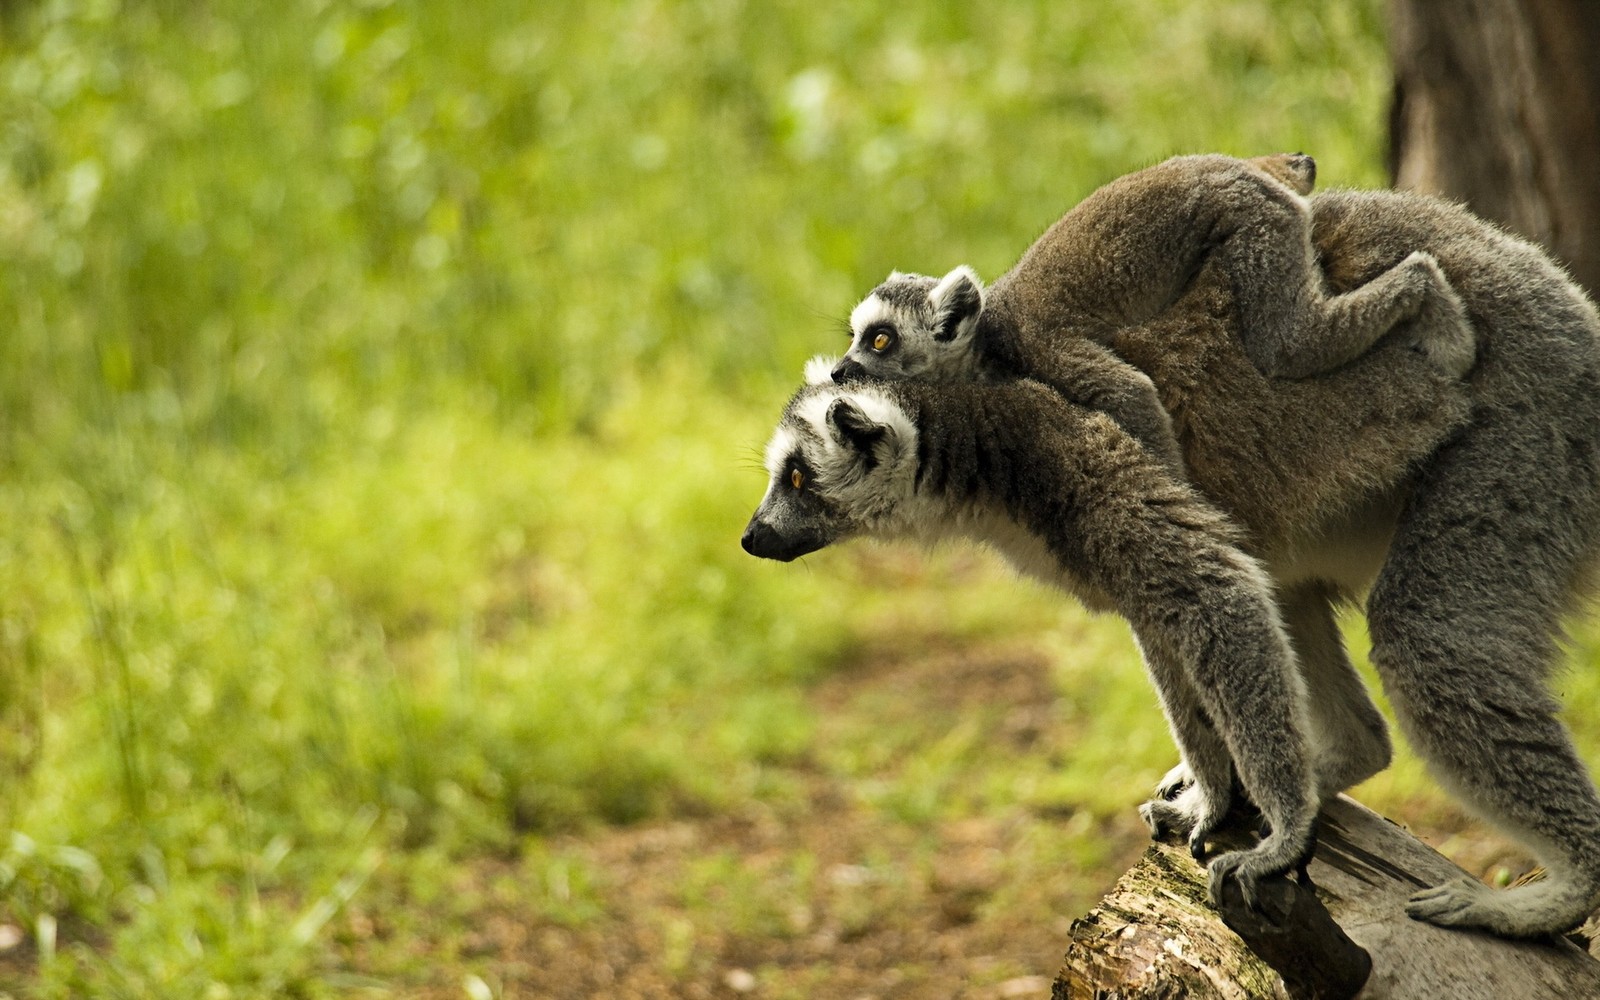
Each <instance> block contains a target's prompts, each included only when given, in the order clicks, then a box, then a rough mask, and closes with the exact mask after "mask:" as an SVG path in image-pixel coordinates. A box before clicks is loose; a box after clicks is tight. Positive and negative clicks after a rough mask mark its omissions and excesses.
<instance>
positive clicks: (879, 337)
mask: <svg viewBox="0 0 1600 1000" xmlns="http://www.w3.org/2000/svg"><path fill="white" fill-rule="evenodd" d="M894 341H895V333H894V330H893V329H891V328H889V327H887V326H883V327H879V328H878V331H877V332H876V333H874V334H873V336H872V341H871V343H872V349H873V350H874V351H877V352H878V353H879V354H882V353H883V352H884V351H887V350H888V349H889V348H891V347H893V346H894Z"/></svg>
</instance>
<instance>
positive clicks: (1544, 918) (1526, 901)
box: [1406, 877, 1595, 937]
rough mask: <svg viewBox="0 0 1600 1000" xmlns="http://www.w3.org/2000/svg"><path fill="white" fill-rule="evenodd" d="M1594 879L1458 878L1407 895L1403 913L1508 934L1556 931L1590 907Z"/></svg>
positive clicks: (1576, 921)
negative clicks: (1508, 881) (1497, 885)
mask: <svg viewBox="0 0 1600 1000" xmlns="http://www.w3.org/2000/svg"><path fill="white" fill-rule="evenodd" d="M1594 897H1595V890H1594V888H1593V885H1592V882H1589V881H1573V880H1568V879H1563V878H1557V877H1550V878H1545V879H1543V880H1541V881H1537V882H1529V883H1527V884H1525V885H1517V886H1513V887H1511V888H1510V889H1491V888H1490V887H1488V886H1486V885H1484V884H1483V883H1482V882H1479V881H1478V880H1476V879H1472V878H1458V879H1456V880H1454V881H1452V882H1446V883H1444V884H1443V885H1437V886H1434V887H1433V888H1431V889H1424V890H1422V891H1421V892H1419V893H1417V894H1416V895H1414V896H1412V897H1411V898H1410V899H1409V900H1407V901H1406V915H1407V916H1409V917H1411V918H1413V919H1415V920H1424V921H1427V922H1428V923H1430V924H1435V925H1437V926H1440V927H1478V928H1482V929H1484V930H1487V931H1493V932H1494V933H1496V934H1500V935H1503V936H1506V937H1538V936H1541V935H1545V934H1559V933H1561V932H1563V931H1566V930H1570V929H1571V928H1573V927H1576V926H1577V925H1578V924H1579V923H1581V922H1582V921H1583V919H1584V917H1586V916H1587V915H1588V914H1589V911H1590V910H1591V908H1592V907H1593V903H1594Z"/></svg>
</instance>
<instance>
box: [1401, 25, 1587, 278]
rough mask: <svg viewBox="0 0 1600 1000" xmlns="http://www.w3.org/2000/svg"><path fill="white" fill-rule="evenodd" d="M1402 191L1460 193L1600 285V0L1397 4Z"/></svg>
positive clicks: (1485, 213) (1480, 210)
mask: <svg viewBox="0 0 1600 1000" xmlns="http://www.w3.org/2000/svg"><path fill="white" fill-rule="evenodd" d="M1391 12H1392V19H1391V20H1392V24H1391V31H1390V46H1391V51H1392V55H1393V61H1394V75H1395V82H1394V103H1393V105H1392V107H1391V110H1390V120H1389V141H1390V162H1389V168H1390V176H1391V178H1392V179H1393V181H1394V184H1395V186H1396V187H1400V188H1406V189H1409V190H1414V191H1423V192H1427V193H1429V194H1438V195H1443V196H1444V197H1447V198H1451V199H1454V200H1456V201H1462V202H1465V203H1466V204H1467V206H1468V207H1470V208H1471V209H1472V210H1473V211H1474V212H1477V213H1478V214H1479V215H1482V216H1484V217H1485V218H1488V219H1493V220H1494V221H1496V222H1499V223H1501V224H1502V225H1505V226H1506V227H1507V228H1509V229H1511V230H1513V231H1515V232H1517V233H1520V234H1521V235H1523V236H1526V237H1528V238H1530V239H1532V240H1535V241H1537V242H1538V243H1541V244H1543V245H1544V246H1545V247H1546V248H1547V249H1549V250H1551V251H1552V252H1553V253H1555V255H1556V256H1557V257H1558V258H1560V259H1561V260H1563V261H1564V262H1565V263H1566V264H1567V266H1568V267H1569V268H1571V270H1572V273H1573V276H1574V277H1575V278H1577V280H1578V282H1579V283H1580V284H1582V285H1583V286H1584V287H1585V288H1587V289H1588V290H1589V293H1590V294H1591V295H1594V294H1596V293H1597V292H1600V184H1597V183H1595V181H1594V177H1595V169H1596V164H1600V58H1597V57H1596V53H1597V52H1600V3H1595V2H1593V0H1391Z"/></svg>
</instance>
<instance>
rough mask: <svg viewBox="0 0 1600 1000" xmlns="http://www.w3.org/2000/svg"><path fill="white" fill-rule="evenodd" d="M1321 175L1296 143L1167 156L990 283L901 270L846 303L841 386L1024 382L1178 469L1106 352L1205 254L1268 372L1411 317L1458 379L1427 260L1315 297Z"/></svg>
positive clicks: (1331, 362) (1449, 322) (1455, 351)
mask: <svg viewBox="0 0 1600 1000" xmlns="http://www.w3.org/2000/svg"><path fill="white" fill-rule="evenodd" d="M1315 178H1316V164H1315V162H1314V161H1313V160H1312V158H1311V157H1309V156H1305V155H1302V154H1281V155H1276V156H1265V157H1260V158H1257V159H1253V160H1240V159H1234V158H1233V157H1228V156H1221V155H1201V156H1179V157H1174V158H1172V159H1170V160H1167V161H1166V162H1164V163H1160V164H1157V165H1156V166H1153V167H1149V168H1147V169H1145V170H1141V171H1138V172H1137V173H1133V174H1130V175H1128V176H1126V177H1123V178H1120V179H1118V180H1116V181H1113V182H1112V183H1110V184H1107V185H1106V186H1105V187H1102V188H1100V189H1099V190H1098V191H1096V192H1094V193H1093V194H1091V195H1090V196H1089V197H1088V198H1086V199H1084V200H1083V202H1081V203H1080V204H1079V205H1078V206H1077V207H1075V208H1073V209H1072V210H1071V211H1070V212H1068V213H1067V214H1066V215H1065V216H1064V217H1062V218H1061V219H1060V220H1059V221H1058V222H1056V223H1055V225H1053V226H1051V227H1050V228H1049V229H1048V230H1046V231H1045V233H1044V235H1043V236H1041V237H1040V238H1039V239H1038V241H1036V242H1035V243H1034V244H1033V246H1031V247H1030V248H1029V249H1028V250H1027V252H1026V253H1024V254H1023V256H1022V259H1021V260H1020V261H1019V262H1018V263H1017V265H1016V266H1015V267H1013V268H1012V269H1011V270H1010V271H1008V272H1007V273H1006V274H1004V275H1002V276H1001V277H1000V278H999V280H997V281H996V282H995V283H994V286H993V288H991V289H990V290H989V291H988V293H987V294H985V292H984V289H983V286H982V284H981V283H980V282H979V280H978V277H977V275H976V274H975V273H973V271H972V269H971V268H968V267H964V266H963V267H958V268H956V269H955V270H953V271H951V272H950V273H949V274H947V275H945V276H944V277H943V278H931V277H925V276H922V275H915V274H901V273H899V272H895V273H894V274H891V275H890V276H889V278H888V280H886V281H885V282H884V283H883V284H881V285H879V286H878V287H877V288H875V289H873V291H872V292H871V294H869V295H868V296H867V297H866V298H865V299H864V300H863V301H862V302H861V303H860V304H859V305H858V306H856V308H855V310H854V311H853V312H852V313H851V314H850V330H851V346H850V351H849V353H848V354H846V356H845V357H844V359H843V360H841V361H840V362H839V364H838V366H837V367H836V368H835V369H834V371H833V377H834V380H835V381H838V382H848V381H849V380H851V379H852V378H855V377H858V376H860V375H872V376H876V377H878V378H889V379H894V378H911V377H917V376H922V377H934V378H944V377H961V376H964V375H965V376H1007V375H1027V376H1029V377H1032V378H1036V379H1039V380H1040V381H1042V382H1045V383H1046V384H1048V385H1050V386H1051V387H1052V388H1054V389H1056V390H1057V391H1058V392H1061V393H1062V394H1063V395H1065V396H1066V397H1067V398H1068V399H1070V400H1072V401H1074V402H1078V403H1082V404H1084V405H1086V406H1090V407H1093V408H1095V409H1099V410H1103V411H1104V412H1106V413H1108V414H1109V415H1110V416H1111V417H1112V418H1113V419H1115V420H1116V421H1117V422H1118V423H1119V424H1120V425H1121V426H1122V427H1123V428H1124V429H1125V430H1127V431H1128V432H1129V433H1130V434H1132V435H1133V436H1134V437H1135V438H1137V439H1139V440H1140V441H1141V442H1142V443H1143V444H1144V445H1145V446H1146V447H1149V448H1151V449H1152V450H1153V451H1154V452H1155V453H1156V454H1157V455H1159V456H1162V457H1163V458H1164V459H1165V460H1166V461H1167V462H1168V464H1169V465H1173V466H1176V465H1177V464H1178V463H1177V458H1176V446H1175V444H1173V442H1172V440H1171V429H1170V422H1169V421H1168V418H1167V417H1166V415H1165V413H1164V412H1163V411H1162V410H1161V407H1160V405H1159V403H1158V402H1157V401H1156V398H1155V392H1154V389H1153V388H1152V387H1151V385H1150V382H1149V379H1148V378H1146V377H1145V376H1144V375H1143V374H1142V373H1140V372H1139V371H1137V370H1136V369H1134V368H1132V367H1131V366H1129V365H1127V364H1126V363H1124V362H1122V361H1121V360H1120V359H1119V358H1117V357H1116V355H1114V354H1112V353H1111V352H1110V351H1109V350H1107V349H1106V348H1105V347H1104V346H1103V345H1105V344H1106V343H1108V342H1109V340H1110V339H1111V337H1112V336H1113V335H1114V334H1115V333H1116V331H1117V330H1119V329H1122V328H1125V327H1129V326H1134V325H1138V324H1142V323H1145V322H1147V321H1148V320H1150V319H1152V318H1154V317H1155V316H1157V315H1159V314H1160V313H1162V312H1164V311H1165V310H1166V309H1167V308H1168V307H1170V306H1171V305H1172V304H1173V303H1174V302H1175V301H1177V299H1178V298H1179V296H1180V295H1181V294H1182V292H1183V290H1184V289H1185V287H1187V286H1188V284H1189V282H1190V281H1191V280H1192V279H1193V277H1194V275H1195V274H1196V272H1198V270H1199V269H1200V267H1201V265H1202V264H1203V263H1205V261H1206V260H1208V259H1209V258H1211V257H1212V256H1215V257H1216V258H1217V259H1218V260H1219V262H1220V264H1221V266H1222V268H1223V270H1224V271H1225V272H1226V273H1227V275H1228V279H1229V281H1230V283H1231V284H1232V286H1233V296H1234V301H1235V303H1236V304H1237V309H1238V313H1239V323H1240V327H1241V337H1242V340H1243V347H1244V350H1245V353H1246V354H1247V355H1248V356H1249V358H1250V359H1251V361H1252V362H1253V363H1254V364H1255V366H1256V367H1257V368H1258V369H1260V370H1261V372H1262V373H1263V374H1265V375H1268V376H1273V377H1288V378H1302V377H1306V376H1310V375H1316V374H1320V373H1323V372H1327V371H1330V370H1332V369H1334V368H1337V367H1339V366H1340V365H1343V364H1346V363H1348V362H1349V361H1351V360H1353V359H1355V358H1357V357H1359V356H1361V355H1362V354H1364V353H1366V352H1367V350H1369V349H1370V348H1371V347H1372V346H1373V344H1375V343H1376V342H1377V341H1378V340H1379V339H1380V338H1382V337H1383V336H1384V335H1385V334H1388V333H1389V332H1390V331H1392V330H1395V329H1396V328H1398V327H1401V326H1402V325H1405V324H1407V323H1410V324H1411V326H1410V329H1409V331H1408V332H1409V334H1410V336H1411V337H1412V338H1413V346H1415V347H1416V348H1417V349H1419V350H1421V351H1422V352H1423V353H1424V354H1426V355H1427V356H1428V357H1430V358H1431V359H1432V360H1433V361H1434V362H1435V363H1437V364H1438V365H1439V366H1440V367H1441V368H1443V369H1444V370H1446V371H1448V372H1451V373H1453V374H1462V373H1464V372H1465V371H1466V370H1467V369H1468V368H1469V367H1471V365H1472V363H1473V360H1474V356H1475V351H1476V348H1475V344H1474V340H1473V336H1472V332H1471V328H1470V327H1469V326H1468V325H1467V322H1466V317H1465V314H1464V312H1463V310H1462V306H1461V301H1460V299H1459V298H1458V297H1457V296H1456V294H1455V292H1454V290H1453V289H1452V288H1451V287H1450V283H1449V282H1448V281H1446V280H1445V277H1444V275H1443V273H1442V272H1441V271H1440V270H1439V265H1438V262H1437V261H1436V260H1435V259H1434V258H1433V256H1432V255H1430V254H1428V253H1424V252H1420V251H1419V252H1415V253H1412V254H1410V255H1409V256H1407V257H1406V258H1405V259H1403V260H1401V261H1400V262H1399V263H1398V264H1396V265H1395V266H1394V267H1392V268H1390V269H1389V270H1388V271H1386V272H1385V273H1383V274H1380V275H1378V276H1377V277H1376V278H1374V279H1373V280H1372V281H1370V282H1368V283H1367V284H1366V285H1363V286H1362V287H1360V288H1356V289H1354V290H1352V291H1349V292H1346V293H1345V294H1342V295H1330V294H1328V293H1326V292H1325V291H1324V280H1323V275H1322V271H1321V268H1320V267H1319V265H1318V261H1317V254H1316V252H1315V250H1314V249H1313V247H1312V245H1311V213H1310V208H1309V203H1308V201H1307V199H1306V197H1305V196H1306V195H1308V194H1309V193H1310V192H1311V188H1312V185H1313V183H1314V181H1315Z"/></svg>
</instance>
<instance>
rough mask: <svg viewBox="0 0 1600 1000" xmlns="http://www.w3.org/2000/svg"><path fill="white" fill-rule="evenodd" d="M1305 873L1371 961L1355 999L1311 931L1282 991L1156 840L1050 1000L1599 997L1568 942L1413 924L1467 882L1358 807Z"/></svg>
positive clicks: (1188, 865)
mask: <svg viewBox="0 0 1600 1000" xmlns="http://www.w3.org/2000/svg"><path fill="white" fill-rule="evenodd" d="M1309 874H1310V877H1311V881H1312V883H1313V884H1314V885H1315V887H1316V892H1315V895H1316V897H1317V898H1319V899H1320V900H1321V901H1322V903H1323V904H1325V905H1326V909H1327V911H1328V912H1329V913H1331V915H1332V917H1333V919H1334V920H1335V921H1336V922H1337V924H1338V927H1339V928H1341V929H1342V934H1343V935H1344V936H1347V937H1348V939H1349V940H1351V941H1353V942H1354V943H1355V945H1358V946H1359V947H1360V950H1362V951H1364V952H1365V953H1366V954H1367V955H1369V956H1370V959H1371V968H1370V974H1369V975H1366V976H1364V977H1362V978H1363V979H1364V981H1365V988H1364V989H1361V990H1360V992H1359V994H1356V993H1354V992H1353V991H1354V989H1356V988H1357V987H1359V981H1354V982H1355V985H1351V983H1352V982H1353V981H1352V980H1351V978H1350V976H1349V974H1348V973H1347V971H1346V970H1345V969H1343V968H1327V967H1324V968H1316V967H1315V966H1316V965H1317V964H1318V963H1319V962H1320V963H1322V964H1323V965H1324V966H1330V965H1331V966H1342V965H1343V963H1345V962H1347V961H1349V960H1350V956H1349V953H1348V951H1347V950H1346V949H1344V948H1343V947H1342V946H1340V945H1339V944H1338V943H1337V942H1336V941H1334V942H1329V941H1323V940H1320V936H1321V935H1322V934H1324V933H1327V932H1325V931H1320V930H1316V929H1315V927H1316V924H1315V923H1314V922H1312V923H1307V924H1305V925H1304V926H1303V927H1302V928H1300V929H1299V930H1294V929H1291V931H1290V933H1291V934H1314V935H1317V936H1318V937H1319V940H1311V939H1303V940H1302V941H1301V942H1300V943H1299V944H1298V945H1296V946H1295V947H1293V948H1290V949H1287V950H1285V949H1282V948H1279V949H1278V950H1277V952H1276V953H1275V954H1274V956H1273V957H1274V961H1276V962H1278V963H1279V965H1280V966H1284V967H1287V968H1288V970H1289V972H1290V978H1291V980H1292V981H1294V982H1295V983H1296V989H1295V990H1294V991H1291V990H1289V989H1288V988H1286V987H1285V985H1284V981H1283V976H1282V975H1280V973H1279V972H1277V971H1275V970H1274V969H1273V968H1272V967H1271V966H1269V965H1267V963H1266V962H1265V961H1264V960H1263V959H1262V958H1261V957H1260V956H1259V955H1257V954H1256V953H1254V952H1252V951H1251V950H1250V949H1249V948H1247V947H1246V946H1245V944H1244V942H1243V941H1242V940H1240V938H1239V937H1238V936H1237V935H1235V934H1234V933H1233V932H1232V931H1230V930H1228V928H1227V927H1226V926H1224V924H1223V920H1222V917H1221V916H1220V915H1219V914H1218V913H1217V912H1216V911H1215V910H1214V909H1213V908H1212V907H1211V906H1210V905H1209V904H1208V903H1207V902H1206V892H1205V871H1204V869H1203V868H1201V866H1200V865H1198V864H1197V863H1196V862H1195V861H1194V860H1193V859H1191V858H1190V857H1189V855H1188V851H1187V850H1186V849H1185V848H1184V847H1183V846H1182V845H1168V844H1157V845H1155V846H1153V847H1151V848H1150V850H1149V851H1147V852H1146V853H1145V856H1144V858H1143V859H1142V860H1141V861H1140V862H1139V864H1137V865H1136V866H1134V868H1133V869H1132V870H1130V871H1129V872H1128V873H1127V874H1126V875H1124V876H1123V877H1122V879H1121V881H1119V882H1118V883H1117V885H1116V887H1115V888H1114V889H1112V891H1111V892H1110V894H1108V895H1107V896H1106V897H1105V898H1104V899H1102V900H1101V901H1100V905H1099V906H1097V907H1096V908H1095V909H1094V910H1092V911H1090V912H1089V914H1088V915H1086V916H1085V917H1083V918H1082V919H1080V920H1078V921H1076V922H1074V924H1073V927H1072V940H1071V942H1070V944H1069V945H1068V949H1067V954H1066V959H1065V963H1064V964H1063V966H1062V968H1061V972H1060V974H1059V975H1058V977H1057V979H1056V982H1055V988H1054V990H1053V992H1052V994H1051V995H1052V997H1053V998H1054V1000H1177V998H1180V997H1181V998H1190V1000H1201V998H1226V1000H1259V998H1264V997H1319V998H1322V997H1328V998H1331V997H1336V996H1342V997H1350V996H1353V995H1358V996H1360V997H1362V998H1367V1000H1377V998H1384V1000H1437V998H1440V997H1450V998H1452V1000H1505V998H1507V997H1516V998H1518V1000H1573V998H1575V997H1590V996H1600V962H1597V961H1595V959H1593V958H1591V957H1590V956H1589V955H1588V954H1587V953H1586V952H1584V950H1583V949H1581V948H1579V947H1578V946H1577V945H1575V944H1573V943H1572V942H1571V941H1569V940H1567V939H1566V938H1548V939H1540V940H1535V941H1510V940H1506V939H1503V938H1497V937H1494V936H1492V935H1489V934H1483V933H1478V932H1474V931H1455V930H1444V929H1441V928H1438V927H1434V926H1431V925H1429V924H1424V923H1421V922H1419V921H1416V920H1412V919H1411V918H1409V917H1407V916H1406V915H1405V901H1406V899H1407V897H1409V896H1410V895H1411V894H1412V893H1414V892H1416V891H1417V890H1418V889H1419V888H1422V887H1424V886H1429V885H1436V884H1438V883H1440V882H1444V881H1448V880H1450V879H1454V878H1458V877H1460V876H1462V875H1463V874H1465V873H1464V872H1463V871H1462V870H1461V869H1460V868H1458V867H1456V865H1455V864H1453V863H1452V862H1451V861H1450V860H1449V859H1447V858H1445V857H1444V856H1443V855H1441V854H1439V853H1438V852H1436V851H1434V850H1433V849H1432V848H1429V847H1428V846H1427V845H1426V844H1423V843H1422V842H1421V841H1419V840H1417V839H1416V838H1415V837H1413V836H1411V835H1410V834H1409V833H1407V832H1406V831H1405V830H1403V829H1401V828H1400V827H1399V826H1396V825H1395V824H1394V823H1391V822H1390V821H1388V820H1386V819H1384V818H1383V817H1381V816H1379V815H1378V814H1377V813H1374V812H1372V811H1371V810H1368V809H1366V808H1365V807H1363V806H1361V805H1359V804H1357V803H1356V802H1354V801H1352V800H1350V799H1348V798H1344V797H1342V796H1341V797H1340V798H1339V800H1338V801H1336V802H1334V803H1333V804H1331V805H1330V806H1329V807H1328V808H1327V809H1325V810H1324V811H1323V814H1322V822H1321V835H1320V837H1319V841H1318V846H1317V853H1316V857H1315V858H1314V859H1313V861H1312V863H1311V866H1310V869H1309ZM1285 887H1287V883H1285ZM1284 891H1285V892H1286V893H1290V892H1299V891H1300V890H1298V889H1292V890H1291V889H1289V888H1285V890H1284ZM1305 895H1307V896H1309V895H1310V894H1309V893H1306V894H1305ZM1264 908H1265V909H1268V910H1269V911H1270V910H1271V909H1272V907H1271V906H1270V905H1269V906H1267V907H1264ZM1296 922H1297V919H1292V920H1287V921H1284V923H1288V924H1293V923H1296ZM1258 947H1259V944H1258ZM1264 951H1267V952H1268V953H1270V950H1269V949H1264ZM1286 955H1287V957H1286ZM1330 955H1331V956H1333V957H1331V958H1329V957H1326V956H1330ZM1312 956H1316V957H1315V958H1313V957H1312Z"/></svg>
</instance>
